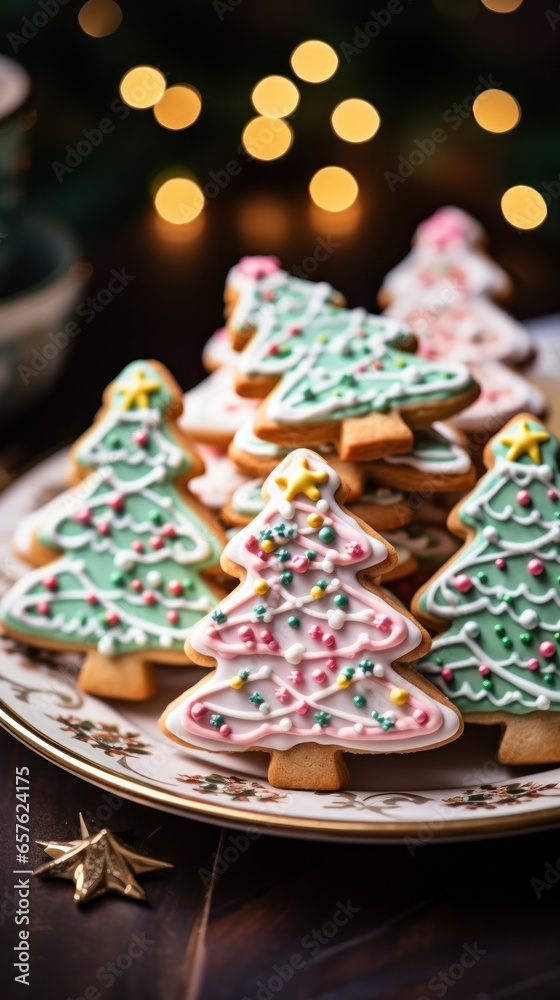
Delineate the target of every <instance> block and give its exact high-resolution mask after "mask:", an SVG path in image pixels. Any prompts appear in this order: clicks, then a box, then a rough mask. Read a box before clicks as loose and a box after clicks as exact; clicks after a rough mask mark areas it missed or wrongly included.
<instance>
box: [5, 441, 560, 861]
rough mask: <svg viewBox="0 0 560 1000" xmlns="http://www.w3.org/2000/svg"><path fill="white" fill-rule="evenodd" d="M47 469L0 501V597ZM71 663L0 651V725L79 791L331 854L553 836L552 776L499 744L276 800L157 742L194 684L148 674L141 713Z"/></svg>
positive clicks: (52, 463) (238, 774)
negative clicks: (358, 847) (503, 761)
mask: <svg viewBox="0 0 560 1000" xmlns="http://www.w3.org/2000/svg"><path fill="white" fill-rule="evenodd" d="M64 459H65V456H64V455H55V456H54V457H53V458H50V459H48V460H47V461H45V462H43V463H42V464H41V465H38V466H37V467H36V468H35V469H33V470H32V471H31V472H29V473H27V475H25V476H23V477H22V478H21V479H20V480H18V482H17V483H15V485H13V486H11V487H10V488H9V489H8V490H7V491H6V492H5V493H4V496H3V498H2V502H1V508H0V509H1V517H0V525H1V527H0V586H1V588H2V590H5V589H6V588H7V587H8V586H9V585H10V583H11V582H12V581H13V580H15V579H16V578H17V577H18V576H19V575H20V574H21V573H22V572H24V570H25V567H24V565H23V563H21V562H20V561H19V560H17V559H16V558H15V557H14V556H13V555H11V553H10V547H9V543H10V538H11V536H12V534H13V531H14V528H15V525H16V524H17V522H18V521H19V520H20V519H21V517H22V516H23V515H24V514H25V513H28V512H30V511H32V510H34V509H36V508H37V507H39V506H41V505H42V504H44V503H46V502H47V501H48V500H49V499H50V498H51V497H52V496H54V495H56V494H57V493H59V492H60V491H61V489H62V488H63V467H64ZM79 662H80V657H79V656H78V655H77V654H59V653H53V652H52V651H49V652H42V651H41V650H37V649H33V650H32V649H29V648H24V647H23V646H21V645H18V644H17V643H15V642H13V641H12V640H9V639H1V640H0V721H1V722H2V724H3V725H4V726H5V727H6V728H7V729H9V730H10V731H11V732H12V733H13V734H14V735H15V736H17V737H18V738H19V739H21V740H22V741H23V742H24V743H26V744H27V745H28V746H30V747H32V748H33V749H34V750H36V751H37V752H38V753H40V754H42V755H43V756H44V757H47V758H48V759H49V760H52V761H54V762H55V763H57V764H59V765H60V766H61V767H64V768H66V769H67V770H69V771H72V772H73V773H74V774H78V775H80V776H81V777H83V778H85V779H86V780H88V781H92V782H94V784H96V785H99V786H101V787H103V788H106V789H110V790H112V791H116V792H118V793H119V794H120V795H124V796H125V797H127V798H131V799H134V800H136V801H138V802H142V803H145V804H146V805H154V806H157V807H159V808H161V809H165V810H168V811H170V812H175V813H183V814H184V815H185V816H190V817H191V818H196V817H199V818H200V819H203V820H206V821H207V822H216V823H220V824H225V825H228V826H243V827H251V828H254V829H258V830H262V831H263V832H266V831H269V832H270V833H279V834H285V835H289V836H300V837H310V838H326V839H333V840H350V839H357V840H364V841H367V840H369V841H374V840H375V841H379V842H382V841H389V840H393V841H394V840H396V839H399V838H401V839H403V840H404V841H405V843H407V844H408V846H409V849H410V850H411V851H414V850H415V849H416V848H417V847H420V846H422V845H423V844H425V843H429V842H431V841H433V840H435V839H447V838H451V837H463V838H467V837H484V836H495V835H497V834H502V833H504V832H508V831H509V832H518V833H520V832H523V831H527V830H529V829H534V828H538V827H546V826H551V825H555V824H556V825H560V767H554V768H549V769H535V768H532V769H531V768H524V769H521V768H516V769H513V768H505V767H502V766H501V765H500V764H498V763H497V762H496V759H495V753H496V747H497V742H498V731H497V729H495V728H494V727H490V726H478V727H477V726H469V727H467V730H466V733H465V734H464V735H463V736H462V737H461V739H459V740H457V741H456V742H455V743H452V744H450V745H448V746H445V747H442V748H441V749H439V750H430V751H426V752H424V753H415V754H403V755H398V754H394V755H389V756H384V755H381V754H378V755H366V754H364V755H361V754H359V755H353V754H349V755H348V758H347V759H348V763H349V766H350V772H351V779H350V783H349V786H348V789H346V790H344V791H341V792H301V791H291V792H283V791H280V790H278V789H275V788H272V787H271V786H270V785H269V784H268V783H267V780H266V761H267V758H266V756H265V755H264V754H260V753H238V754H235V755H231V754H225V753H213V754H212V753H205V752H198V751H194V750H192V751H187V750H183V749H182V748H180V747H179V746H177V745H176V744H174V743H172V742H170V741H169V742H168V741H167V740H166V739H165V738H164V737H163V736H162V734H161V733H160V730H159V729H158V725H157V720H158V717H159V715H160V712H161V710H162V709H163V708H164V706H165V705H166V704H167V703H168V702H169V701H171V700H172V699H173V698H175V697H176V696H177V695H178V694H179V693H180V692H181V691H182V690H183V689H184V688H185V687H187V684H188V683H191V682H192V683H194V681H196V680H197V679H198V676H200V674H201V672H200V671H197V669H196V668H193V667H189V668H186V669H185V671H183V670H182V669H181V668H180V667H167V668H166V667H159V668H158V676H159V680H160V690H159V693H158V695H157V697H156V698H155V699H153V700H152V701H149V702H145V703H142V704H134V703H127V702H109V701H103V700H101V699H98V698H93V697H90V696H89V695H86V694H84V692H83V691H81V690H80V689H79V688H78V686H77V684H76V680H75V678H76V675H77V671H78V667H79Z"/></svg>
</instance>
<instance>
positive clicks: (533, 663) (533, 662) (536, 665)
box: [527, 656, 539, 670]
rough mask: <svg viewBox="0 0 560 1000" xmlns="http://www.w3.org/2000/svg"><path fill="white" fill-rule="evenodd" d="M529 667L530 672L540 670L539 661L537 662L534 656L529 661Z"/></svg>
mask: <svg viewBox="0 0 560 1000" xmlns="http://www.w3.org/2000/svg"><path fill="white" fill-rule="evenodd" d="M527 666H528V668H529V670H538V669H539V661H538V660H536V659H535V657H534V656H532V657H531V659H530V660H527Z"/></svg>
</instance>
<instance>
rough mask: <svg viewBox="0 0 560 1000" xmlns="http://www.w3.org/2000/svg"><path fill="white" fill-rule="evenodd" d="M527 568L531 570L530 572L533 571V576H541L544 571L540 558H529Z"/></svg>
mask: <svg viewBox="0 0 560 1000" xmlns="http://www.w3.org/2000/svg"><path fill="white" fill-rule="evenodd" d="M527 569H528V570H529V573H531V574H532V575H533V576H540V575H541V573H542V571H543V570H544V566H543V564H542V562H541V561H540V559H529V562H528V563H527Z"/></svg>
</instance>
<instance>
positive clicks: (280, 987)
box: [0, 731, 560, 1000]
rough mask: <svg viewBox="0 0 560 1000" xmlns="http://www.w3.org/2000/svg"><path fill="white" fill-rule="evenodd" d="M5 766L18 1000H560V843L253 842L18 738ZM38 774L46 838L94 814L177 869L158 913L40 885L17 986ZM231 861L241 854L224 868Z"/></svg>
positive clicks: (2, 906) (159, 882) (154, 904)
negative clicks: (25, 818) (17, 884)
mask: <svg viewBox="0 0 560 1000" xmlns="http://www.w3.org/2000/svg"><path fill="white" fill-rule="evenodd" d="M0 755H1V759H2V771H3V775H4V780H3V781H2V783H1V788H2V792H1V795H2V799H1V813H0V848H1V851H2V869H3V879H2V883H3V884H2V887H1V901H0V963H1V965H0V983H1V987H0V988H1V995H2V997H3V998H5V1000H12V998H15V997H19V996H25V997H27V998H28V1000H36V998H37V1000H39V998H41V1000H42V998H48V1000H69V998H72V1000H78V998H80V997H84V998H86V1000H99V998H101V997H105V996H112V997H118V998H119V1000H144V998H149V1000H195V998H198V1000H245V998H250V1000H271V998H272V997H275V996H277V995H280V996H281V997H285V998H290V1000H371V998H376V997H379V998H383V1000H391V998H395V1000H426V998H428V1000H433V998H437V997H443V996H446V995H447V994H448V993H449V995H450V996H452V997H453V998H454V1000H463V998H465V1000H466V998H468V1000H503V998H506V997H514V998H516V1000H518V998H525V997H526V998H531V1000H533V998H535V997H538V998H539V1000H541V998H543V1000H546V998H549V997H550V998H557V997H558V996H560V950H559V936H560V926H559V920H558V914H559V903H560V835H559V833H558V831H555V830H551V831H548V832H544V833H534V834H530V835H526V836H517V837H509V838H499V839H493V840H485V841H473V842H468V843H458V842H457V843H449V844H425V845H424V846H415V845H413V846H412V848H410V847H409V846H407V845H406V844H404V843H403V844H394V845H392V846H366V845H350V844H330V843H312V842H307V841H300V840H288V839H282V838H278V837H269V836H265V835H262V836H256V835H255V833H254V831H249V834H250V836H249V837H245V838H244V839H239V838H242V837H243V835H242V833H240V832H239V831H228V830H222V829H220V828H218V827H215V826H208V825H206V824H203V823H198V822H194V821H190V820H187V819H184V818H181V817H176V816H171V815H168V814H166V813H164V812H160V811H159V810H156V809H150V808H147V807H145V806H139V805H135V804H134V803H132V802H128V801H126V800H121V799H115V800H113V801H111V803H110V804H109V805H108V803H107V793H105V792H103V791H102V790H100V789H98V788H96V787H94V786H93V785H90V784H88V783H86V782H84V781H82V780H81V779H78V778H76V777H74V776H72V775H70V774H67V773H65V772H64V771H62V770H61V769H59V768H57V767H56V766H55V765H54V764H52V763H49V762H47V761H45V760H43V759H42V758H41V757H39V756H38V755H37V754H35V753H34V752H33V751H31V750H29V749H27V748H26V747H25V746H23V745H22V744H20V743H19V742H18V741H17V740H15V739H14V738H13V737H11V736H9V735H8V734H7V733H6V732H3V731H0ZM22 766H27V767H29V770H30V781H31V784H30V790H31V797H30V799H31V823H30V827H31V835H32V838H38V839H53V840H56V839H60V840H67V839H71V838H73V837H76V836H78V835H79V834H78V832H77V819H78V813H79V811H82V812H84V813H85V814H86V815H87V816H89V817H91V816H93V817H95V816H98V817H99V818H100V819H101V820H102V822H106V823H107V825H109V826H110V827H111V828H112V829H113V830H114V831H116V832H121V833H123V834H124V835H125V838H126V839H128V840H129V842H130V843H131V844H133V845H134V846H135V847H137V848H138V849H140V850H145V851H146V853H149V854H152V855H153V856H156V857H159V858H163V859H165V860H167V861H170V862H172V863H173V865H174V866H175V868H174V870H173V871H169V872H163V873H162V874H158V875H149V876H145V877H144V879H143V885H144V887H145V889H146V891H147V893H148V898H149V902H148V903H146V904H141V903H134V902H130V901H127V900H125V899H123V898H121V897H118V896H106V897H104V898H103V899H100V900H98V901H96V902H94V903H92V904H91V905H89V906H86V907H80V908H79V907H77V906H76V905H75V904H74V903H73V901H72V888H73V887H72V885H71V883H69V882H66V881H62V880H39V879H32V880H31V892H30V914H31V922H30V930H31V935H30V941H31V963H30V964H31V973H30V986H29V987H24V986H22V985H16V984H15V983H14V969H13V967H12V962H13V961H14V959H13V955H14V954H15V952H13V950H12V949H13V946H14V945H15V943H16V941H17V931H18V928H17V927H16V926H15V923H14V905H13V900H14V891H13V888H12V885H13V882H14V881H17V880H18V878H20V876H15V877H12V876H11V874H10V873H11V870H12V859H13V857H14V823H15V783H14V781H12V780H11V778H12V776H13V775H14V774H15V768H16V767H22ZM111 807H112V810H111V811H112V815H111V816H110V818H107V813H108V811H109V809H110V808H111ZM228 846H229V847H230V848H231V847H232V846H234V847H236V850H235V851H231V850H230V851H229V852H228V851H227V848H228ZM244 848H245V849H244ZM224 851H225V852H226V857H230V858H231V857H232V856H234V857H235V854H236V853H237V854H238V855H239V857H238V859H237V860H235V861H232V862H231V863H230V864H229V866H228V865H227V863H225V862H223V863H222V864H219V861H220V859H222V861H223V855H224ZM29 858H30V867H34V866H36V865H38V864H39V863H41V862H42V860H44V859H45V855H44V854H43V852H42V851H41V849H40V848H39V847H37V846H35V845H34V846H33V847H32V850H31V852H30V855H29ZM557 867H558V869H559V870H558V871H556V868H557ZM212 869H214V870H215V872H216V877H215V878H214V879H213V880H212V879H209V877H208V872H209V871H212ZM218 872H219V874H218ZM547 872H548V878H549V880H550V881H549V882H545V881H544V876H545V874H546V873H547ZM23 878H24V879H25V876H23ZM555 879H557V881H555ZM337 925H338V926H337Z"/></svg>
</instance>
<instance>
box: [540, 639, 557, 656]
mask: <svg viewBox="0 0 560 1000" xmlns="http://www.w3.org/2000/svg"><path fill="white" fill-rule="evenodd" d="M555 652H556V646H555V645H554V643H553V642H551V641H550V639H545V641H544V642H541V644H540V646H539V653H540V654H541V655H542V656H546V658H547V660H550V658H551V656H554V654H555Z"/></svg>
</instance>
